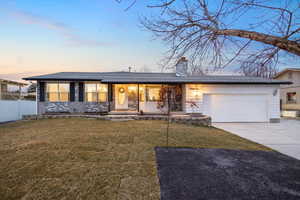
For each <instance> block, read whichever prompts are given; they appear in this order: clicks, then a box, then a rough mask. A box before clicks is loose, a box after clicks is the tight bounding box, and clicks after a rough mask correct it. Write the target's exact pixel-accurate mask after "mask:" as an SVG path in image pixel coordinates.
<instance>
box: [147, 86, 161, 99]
mask: <svg viewBox="0 0 300 200" xmlns="http://www.w3.org/2000/svg"><path fill="white" fill-rule="evenodd" d="M160 90H161V86H146V100H147V101H160V100H161V98H160Z"/></svg>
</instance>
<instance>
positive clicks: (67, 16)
mask: <svg viewBox="0 0 300 200" xmlns="http://www.w3.org/2000/svg"><path fill="white" fill-rule="evenodd" d="M4 2H5V3H3V0H1V5H0V6H1V7H0V25H1V29H0V35H1V37H0V44H1V46H0V52H1V54H0V74H2V75H1V77H4V78H5V77H7V78H11V79H19V78H20V77H22V76H28V75H31V74H43V73H52V72H59V71H121V70H127V69H128V67H129V66H132V67H133V68H134V69H136V70H141V69H144V68H147V69H150V70H152V71H153V70H156V71H157V70H160V69H159V67H158V65H157V63H158V62H159V60H160V59H161V58H162V54H163V53H164V52H165V51H166V48H164V47H163V45H162V44H161V42H160V41H154V40H153V37H152V36H151V34H150V33H148V32H146V31H144V30H142V28H141V27H140V25H139V17H140V16H141V15H142V14H145V12H147V9H146V8H145V5H143V4H142V3H137V4H136V5H135V6H134V7H132V8H131V9H130V10H129V11H124V9H125V8H126V6H127V4H125V3H124V4H118V3H116V2H115V1H113V0H74V1H72V3H71V1H61V0H45V1H38V0H26V1H24V0H17V1H9V0H8V1H6V0H4Z"/></svg>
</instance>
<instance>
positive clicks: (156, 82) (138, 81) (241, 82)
mask: <svg viewBox="0 0 300 200" xmlns="http://www.w3.org/2000/svg"><path fill="white" fill-rule="evenodd" d="M23 80H34V81H79V82H80V81H100V82H102V83H111V84H129V83H133V84H134V83H136V84H164V83H166V84H230V85H234V84H243V85H266V84H267V85H281V84H282V85H283V84H284V85H290V84H293V82H290V81H257V82H249V81H199V80H177V81H174V80H165V81H159V80H157V81H155V80H151V81H144V80H137V81H132V80H102V79H87V78H85V79H78V78H77V79H70V78H66V79H61V78H59V79H56V78H51V79H44V78H43V79H38V78H24V79H23Z"/></svg>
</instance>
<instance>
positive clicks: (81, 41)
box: [11, 10, 110, 47]
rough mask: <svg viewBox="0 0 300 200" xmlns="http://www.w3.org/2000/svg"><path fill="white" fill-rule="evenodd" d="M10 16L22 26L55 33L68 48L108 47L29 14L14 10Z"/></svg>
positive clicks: (67, 28) (62, 24)
mask: <svg viewBox="0 0 300 200" xmlns="http://www.w3.org/2000/svg"><path fill="white" fill-rule="evenodd" d="M11 16H12V17H13V18H14V19H16V20H17V21H19V22H21V23H23V24H34V25H38V26H40V27H43V28H45V29H48V30H51V31H55V32H57V33H58V34H59V35H60V36H61V37H62V38H63V39H64V41H65V43H66V44H67V45H68V46H74V47H99V46H100V47H101V46H108V45H110V44H109V43H106V42H100V41H96V40H92V39H86V38H83V37H81V36H79V35H78V34H76V31H75V30H74V29H73V28H71V27H70V26H68V25H66V24H65V23H61V22H56V21H53V20H51V19H48V18H46V17H42V16H38V15H35V14H33V13H30V12H26V11H20V10H15V11H13V12H11Z"/></svg>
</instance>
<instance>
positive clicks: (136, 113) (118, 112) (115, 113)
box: [108, 111, 139, 115]
mask: <svg viewBox="0 0 300 200" xmlns="http://www.w3.org/2000/svg"><path fill="white" fill-rule="evenodd" d="M108 114H109V115H138V114H139V112H136V111H110V112H108Z"/></svg>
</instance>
